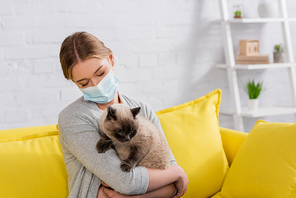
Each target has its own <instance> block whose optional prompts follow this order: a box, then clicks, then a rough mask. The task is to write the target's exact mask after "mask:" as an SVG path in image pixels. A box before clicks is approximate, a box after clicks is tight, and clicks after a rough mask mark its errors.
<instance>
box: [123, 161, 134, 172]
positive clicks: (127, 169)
mask: <svg viewBox="0 0 296 198" xmlns="http://www.w3.org/2000/svg"><path fill="white" fill-rule="evenodd" d="M120 169H121V170H122V171H123V172H130V171H131V170H132V169H133V167H131V166H130V165H128V164H126V163H124V162H122V164H121V166H120Z"/></svg>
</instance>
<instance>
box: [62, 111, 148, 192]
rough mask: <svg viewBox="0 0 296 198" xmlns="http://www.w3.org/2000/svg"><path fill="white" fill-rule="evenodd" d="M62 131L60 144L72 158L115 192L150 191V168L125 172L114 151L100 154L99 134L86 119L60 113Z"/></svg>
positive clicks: (71, 168)
mask: <svg viewBox="0 0 296 198" xmlns="http://www.w3.org/2000/svg"><path fill="white" fill-rule="evenodd" d="M59 131H60V139H61V141H63V144H64V145H65V146H66V147H67V150H68V151H69V152H70V153H71V154H72V155H73V158H76V159H77V160H78V161H79V162H80V163H81V164H83V166H84V167H85V168H86V169H88V170H89V171H90V172H92V173H93V174H94V175H95V176H97V177H98V178H99V179H100V180H102V181H104V182H105V183H106V184H108V185H109V186H111V187H112V188H113V189H114V190H115V191H118V192H120V193H122V194H126V195H133V194H144V193H145V192H146V191H147V188H148V183H149V175H148V171H147V169H146V168H145V167H136V168H134V169H133V170H132V171H131V172H128V173H127V172H122V171H121V169H120V164H121V161H120V159H119V158H118V156H117V155H116V153H115V151H114V150H113V149H111V150H108V151H107V152H105V153H101V154H100V153H98V152H97V150H96V144H97V142H98V141H99V139H100V134H99V133H98V131H97V129H96V127H95V126H94V125H93V124H92V123H90V122H89V120H88V119H87V118H85V117H83V116H82V115H79V116H78V115H72V116H71V115H69V114H60V115H59ZM67 170H68V171H71V170H73V171H75V167H68V168H67ZM73 174H76V173H73Z"/></svg>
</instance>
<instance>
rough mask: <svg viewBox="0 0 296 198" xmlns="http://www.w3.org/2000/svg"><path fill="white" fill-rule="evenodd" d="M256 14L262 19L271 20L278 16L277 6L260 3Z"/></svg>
mask: <svg viewBox="0 0 296 198" xmlns="http://www.w3.org/2000/svg"><path fill="white" fill-rule="evenodd" d="M258 13H259V15H260V17H262V18H273V17H277V16H278V6H277V4H276V3H261V4H259V6H258Z"/></svg>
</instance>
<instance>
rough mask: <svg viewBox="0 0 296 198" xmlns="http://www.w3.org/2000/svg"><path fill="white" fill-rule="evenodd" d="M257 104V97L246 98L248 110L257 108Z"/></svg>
mask: <svg viewBox="0 0 296 198" xmlns="http://www.w3.org/2000/svg"><path fill="white" fill-rule="evenodd" d="M258 106H259V99H258V98H257V99H249V100H248V107H249V110H250V111H255V110H257V109H258Z"/></svg>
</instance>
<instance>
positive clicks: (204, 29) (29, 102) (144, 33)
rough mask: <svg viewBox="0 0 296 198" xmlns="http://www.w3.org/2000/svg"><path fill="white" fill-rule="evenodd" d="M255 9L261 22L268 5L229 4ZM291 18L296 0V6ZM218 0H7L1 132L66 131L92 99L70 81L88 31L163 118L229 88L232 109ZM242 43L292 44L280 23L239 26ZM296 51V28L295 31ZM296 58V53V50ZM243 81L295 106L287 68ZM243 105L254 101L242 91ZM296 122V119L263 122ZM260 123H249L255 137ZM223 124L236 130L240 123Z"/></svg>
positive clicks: (1, 37) (3, 5) (1, 15)
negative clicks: (66, 68) (68, 115)
mask: <svg viewBox="0 0 296 198" xmlns="http://www.w3.org/2000/svg"><path fill="white" fill-rule="evenodd" d="M228 2H229V9H230V11H232V10H231V9H232V5H233V4H237V3H242V4H244V5H245V10H246V15H247V16H249V17H256V16H258V14H257V4H258V2H261V1H256V0H249V1H243V0H241V1H239V2H238V1H236V0H228ZM287 4H288V7H289V15H290V16H294V17H295V16H296V14H295V13H296V12H295V11H296V2H295V1H293V0H287ZM219 16H220V14H219V5H218V0H149V1H144V0H100V1H97V0H84V1H83V0H51V1H48V0H1V1H0V25H1V26H0V129H8V128H17V127H27V126H38V125H47V124H56V123H57V116H58V113H59V112H60V111H61V110H62V109H63V108H64V107H65V106H67V105H68V104H69V103H71V102H73V101H74V100H75V99H76V98H78V97H79V96H81V95H82V94H81V93H80V91H79V90H78V88H76V87H75V85H74V84H73V83H71V82H69V81H67V80H65V79H64V77H63V75H62V71H61V68H60V64H59V58H58V55H59V48H60V45H61V43H62V41H63V40H64V38H66V37H67V36H68V35H70V34H72V33H73V32H75V31H88V32H90V33H92V34H94V35H95V36H97V37H98V38H99V39H100V40H102V41H103V42H104V43H105V45H106V46H107V47H109V48H110V49H111V50H113V52H114V55H115V56H116V60H117V63H116V66H115V71H116V73H117V75H118V76H119V78H120V85H119V90H120V91H121V92H122V93H126V94H127V95H129V96H132V97H136V98H139V99H142V100H145V101H147V102H148V103H149V104H150V105H151V106H152V107H153V108H154V110H155V111H157V110H161V109H163V108H167V107H170V106H173V105H177V104H181V103H184V102H187V101H190V100H193V99H195V98H198V97H200V96H202V95H204V94H206V93H208V92H210V91H212V90H214V89H216V88H221V89H222V91H223V97H222V105H221V108H225V107H230V106H231V103H232V102H231V97H230V93H229V87H228V81H227V75H226V72H225V71H224V70H220V69H216V68H215V64H216V63H223V62H225V59H224V51H223V46H222V37H221V28H220V24H219V23H218V22H217V19H219ZM232 27H233V30H234V31H233V38H234V44H235V46H234V49H235V51H236V52H237V49H238V40H240V39H253V38H257V39H260V42H261V43H260V44H261V53H263V54H270V57H272V56H271V55H272V47H273V45H274V44H277V43H280V42H282V36H281V30H280V25H279V24H253V25H252V24H248V25H240V24H236V25H233V26H232ZM291 31H292V41H293V46H294V47H296V43H295V42H296V38H295V37H294V35H295V32H296V29H295V23H292V25H291ZM295 51H296V50H295ZM238 75H239V79H240V81H241V82H244V81H246V80H247V79H248V78H250V77H256V78H257V79H259V80H260V79H264V81H265V83H266V85H267V86H268V89H267V90H266V91H265V92H264V94H263V95H262V96H261V105H262V106H266V105H292V101H291V99H290V98H291V97H290V96H291V95H290V88H289V84H288V82H289V81H288V78H287V71H286V70H279V69H273V70H260V71H239V72H238ZM241 97H242V105H244V106H246V104H247V102H246V101H247V95H246V94H245V93H244V92H243V91H241ZM261 119H265V120H270V121H279V122H282V121H285V122H294V119H293V116H292V115H287V116H275V117H266V118H261ZM255 121H256V119H245V120H244V123H245V126H246V127H245V128H246V131H249V130H250V129H251V128H252V126H253V125H254V122H255ZM220 125H221V126H224V127H229V128H233V127H234V125H233V119H232V117H231V116H225V115H220Z"/></svg>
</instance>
